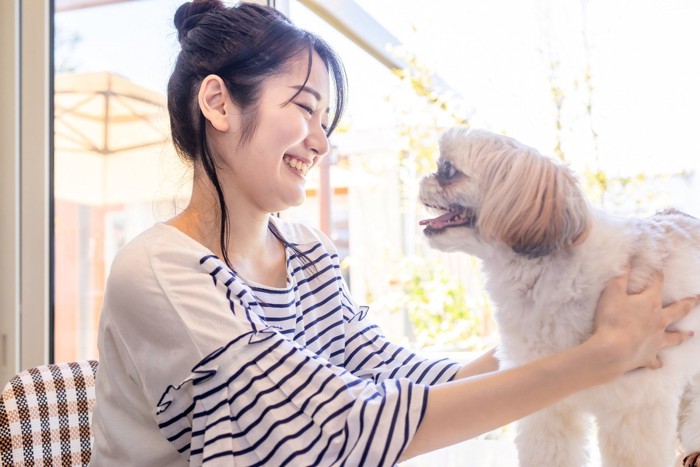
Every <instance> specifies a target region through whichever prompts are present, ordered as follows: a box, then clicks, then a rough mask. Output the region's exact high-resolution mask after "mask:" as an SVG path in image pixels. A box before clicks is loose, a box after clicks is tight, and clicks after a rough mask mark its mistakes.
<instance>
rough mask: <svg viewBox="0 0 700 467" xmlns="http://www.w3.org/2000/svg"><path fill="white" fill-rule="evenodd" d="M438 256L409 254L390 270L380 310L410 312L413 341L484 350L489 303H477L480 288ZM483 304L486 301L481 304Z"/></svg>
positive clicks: (445, 347) (419, 344)
mask: <svg viewBox="0 0 700 467" xmlns="http://www.w3.org/2000/svg"><path fill="white" fill-rule="evenodd" d="M462 279H463V278H461V277H459V276H458V275H455V274H453V273H451V272H450V271H448V269H447V268H446V267H445V266H444V265H443V264H442V263H441V262H440V261H439V260H436V259H431V258H423V257H419V256H407V257H404V258H403V259H402V260H400V261H398V262H397V263H396V265H395V270H394V271H393V273H392V274H391V281H390V283H389V286H388V293H387V294H386V296H385V297H384V298H383V301H382V302H380V303H378V304H377V305H378V306H379V308H380V309H382V308H383V309H382V310H381V311H388V312H390V313H393V314H394V315H396V316H399V315H400V314H401V313H407V315H408V318H409V321H410V326H411V340H412V341H413V342H412V344H413V345H415V346H417V347H421V348H426V347H431V348H438V349H441V350H446V349H447V350H481V349H483V347H484V346H483V345H481V344H480V339H479V337H480V336H481V334H482V332H483V331H484V329H485V328H487V327H491V326H490V307H488V305H487V306H485V307H484V306H480V307H478V308H477V307H476V306H474V305H475V300H474V299H475V298H476V297H480V293H479V292H474V291H470V290H467V288H466V287H465V285H464V283H463V282H462ZM482 305H483V304H482Z"/></svg>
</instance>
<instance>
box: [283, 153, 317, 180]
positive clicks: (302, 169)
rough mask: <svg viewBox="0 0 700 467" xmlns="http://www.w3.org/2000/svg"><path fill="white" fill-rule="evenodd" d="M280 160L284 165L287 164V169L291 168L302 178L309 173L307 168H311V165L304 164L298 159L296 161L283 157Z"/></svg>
mask: <svg viewBox="0 0 700 467" xmlns="http://www.w3.org/2000/svg"><path fill="white" fill-rule="evenodd" d="M282 160H284V163H285V164H287V165H288V166H289V167H291V168H293V169H294V170H296V171H297V172H299V173H300V174H301V175H303V176H306V174H307V172H308V171H309V168H311V163H307V162H304V161H302V160H300V159H296V158H294V157H291V156H284V158H283V159H282Z"/></svg>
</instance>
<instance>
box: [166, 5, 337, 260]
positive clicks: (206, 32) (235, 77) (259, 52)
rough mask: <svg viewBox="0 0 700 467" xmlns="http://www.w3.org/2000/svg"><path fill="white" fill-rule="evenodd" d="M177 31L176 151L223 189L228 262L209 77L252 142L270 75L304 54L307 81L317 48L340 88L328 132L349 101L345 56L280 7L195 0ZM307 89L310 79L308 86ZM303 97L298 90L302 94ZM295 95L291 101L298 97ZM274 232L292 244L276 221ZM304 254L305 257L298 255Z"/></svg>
mask: <svg viewBox="0 0 700 467" xmlns="http://www.w3.org/2000/svg"><path fill="white" fill-rule="evenodd" d="M175 27H176V28H177V32H178V40H179V41H180V46H181V51H180V54H179V55H178V58H177V61H176V63H175V68H174V70H173V73H172V75H171V76H170V81H169V82H168V112H169V113H170V130H171V133H172V138H173V143H174V145H175V149H176V151H177V152H178V154H179V155H180V157H182V158H184V159H185V160H187V161H189V162H191V163H194V162H196V161H200V162H201V163H202V166H203V168H204V170H205V172H206V174H207V177H208V178H209V180H210V181H211V183H212V185H213V186H214V188H215V189H216V193H217V196H218V199H219V211H220V218H221V219H220V237H219V241H220V247H221V251H222V254H223V260H224V261H225V262H226V264H228V265H229V267H231V264H230V263H229V260H228V255H227V250H228V248H227V247H228V235H227V233H228V230H229V227H228V210H227V208H226V202H225V201H224V195H223V190H222V188H221V184H220V183H219V178H218V176H217V172H216V164H215V162H214V159H213V154H212V153H211V150H210V148H209V146H208V144H207V139H206V128H205V118H204V115H203V114H202V112H201V111H200V109H199V105H198V102H197V95H198V92H199V86H200V84H201V82H202V80H203V79H204V78H205V77H206V76H208V75H210V74H214V75H217V76H219V77H220V78H221V79H222V80H223V81H224V83H225V84H226V87H227V89H228V92H229V94H230V95H231V98H232V99H233V101H234V102H235V103H236V105H237V106H238V107H239V108H240V109H241V110H242V114H243V115H244V120H243V126H242V129H241V142H242V143H243V142H245V141H247V140H249V139H250V138H251V136H252V135H253V133H254V132H255V129H256V127H257V124H258V121H257V103H258V99H259V97H260V92H261V88H262V84H263V82H264V81H265V79H266V78H269V77H271V76H274V75H277V74H279V73H281V72H283V71H284V70H285V67H286V66H287V65H288V64H289V62H290V61H291V60H292V59H294V58H296V57H298V56H299V54H302V53H306V54H307V55H308V58H309V60H308V70H307V75H306V80H308V78H309V75H310V73H311V64H312V62H311V60H312V58H313V52H314V51H315V52H316V53H317V54H318V55H319V56H320V57H321V59H322V60H323V62H324V64H325V65H326V67H327V68H328V71H329V73H330V75H331V77H332V78H333V84H334V85H335V96H333V97H334V98H335V100H334V106H333V107H334V113H333V117H332V119H331V121H330V124H329V126H328V130H327V134H328V135H330V134H331V132H332V131H333V130H334V129H335V127H336V126H337V125H338V121H339V120H340V117H341V115H342V113H343V110H344V108H345V102H346V76H345V70H344V68H343V65H342V62H341V61H340V58H339V57H338V56H337V55H336V53H335V52H334V51H333V49H331V47H330V46H329V45H328V44H327V43H326V42H325V41H323V39H321V38H320V37H317V36H315V35H314V34H311V33H310V32H307V31H304V30H303V29H300V28H298V27H296V26H294V25H293V24H292V22H291V21H290V20H289V19H288V18H287V17H286V16H284V15H283V14H282V13H280V12H278V11H277V10H275V9H273V8H268V7H264V6H260V5H256V4H252V3H241V4H239V5H236V6H232V7H226V6H224V5H223V4H222V3H221V1H220V0H194V1H192V2H187V3H184V4H182V5H181V6H180V7H179V8H178V9H177V11H176V12H175ZM304 84H306V82H304ZM299 92H301V90H299V91H298V92H297V94H298V93H299ZM295 97H296V95H294V96H292V97H291V98H290V101H291V100H293V99H294V98H295ZM270 229H271V231H272V233H273V234H274V235H275V237H277V238H278V239H279V240H280V241H281V242H282V243H283V244H284V245H285V246H291V247H292V248H294V249H295V250H296V247H294V246H293V245H290V244H289V243H288V242H286V241H285V240H284V239H283V238H282V236H281V234H280V233H279V232H278V231H277V229H275V227H274V225H273V224H272V223H270ZM297 253H299V252H298V251H297Z"/></svg>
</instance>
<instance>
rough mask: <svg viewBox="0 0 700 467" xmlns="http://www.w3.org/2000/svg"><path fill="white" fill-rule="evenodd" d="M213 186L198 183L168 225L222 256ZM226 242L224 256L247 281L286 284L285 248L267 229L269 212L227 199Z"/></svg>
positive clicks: (275, 285) (217, 207)
mask: <svg viewBox="0 0 700 467" xmlns="http://www.w3.org/2000/svg"><path fill="white" fill-rule="evenodd" d="M214 193H215V192H214V190H213V189H211V190H210V189H203V187H201V186H199V187H198V186H197V182H196V181H195V188H193V190H192V197H191V199H190V202H189V204H188V206H187V207H186V208H185V210H184V211H183V212H181V213H180V214H178V215H177V216H175V217H173V218H172V219H170V220H169V221H167V223H168V224H170V225H172V226H173V227H176V228H177V229H178V230H180V231H182V232H183V233H185V234H186V235H188V236H189V237H191V238H193V239H194V240H196V241H197V242H199V243H201V244H202V245H204V246H205V247H207V248H208V249H209V250H211V251H212V252H213V253H214V254H216V255H217V256H218V257H219V258H221V259H223V258H224V255H223V250H222V245H221V238H220V229H221V214H220V209H219V201H218V199H217V198H215V196H214V195H213V194H214ZM226 206H227V211H228V232H227V233H228V242H227V251H226V257H227V258H228V260H229V263H230V264H231V266H232V267H233V268H234V269H235V270H236V272H237V273H238V274H239V275H240V276H241V277H243V278H244V279H248V280H250V281H253V282H256V283H259V284H264V285H268V286H273V287H284V286H285V284H286V278H287V271H286V251H285V248H284V246H283V245H282V243H281V242H280V241H279V240H278V239H277V238H276V237H275V236H274V235H273V233H272V232H271V231H270V228H269V222H270V214H269V213H265V212H262V211H260V210H259V209H256V208H255V207H254V206H251V205H250V204H249V203H244V202H242V201H237V200H236V199H230V200H229V199H227V200H226Z"/></svg>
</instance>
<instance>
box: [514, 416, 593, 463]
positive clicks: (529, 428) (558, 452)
mask: <svg viewBox="0 0 700 467" xmlns="http://www.w3.org/2000/svg"><path fill="white" fill-rule="evenodd" d="M589 426H590V424H589V423H588V420H587V418H586V416H585V415H584V414H583V413H582V412H581V411H580V410H579V409H578V408H576V407H574V406H572V405H571V404H566V403H561V404H557V405H554V406H552V407H549V408H547V409H544V410H541V411H539V412H537V413H535V414H533V415H530V416H528V417H526V418H524V419H522V420H520V421H519V422H518V426H517V428H518V434H517V436H516V439H515V443H516V445H517V448H518V458H519V461H520V466H521V467H542V466H557V467H582V466H584V465H586V464H587V462H588V453H587V452H586V434H587V432H588V428H589Z"/></svg>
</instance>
